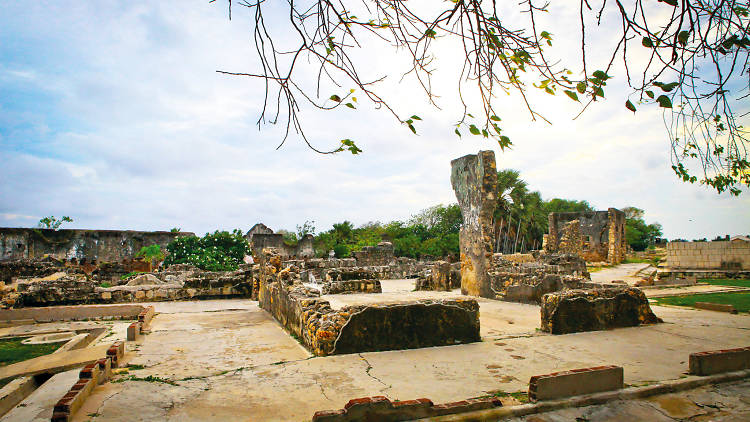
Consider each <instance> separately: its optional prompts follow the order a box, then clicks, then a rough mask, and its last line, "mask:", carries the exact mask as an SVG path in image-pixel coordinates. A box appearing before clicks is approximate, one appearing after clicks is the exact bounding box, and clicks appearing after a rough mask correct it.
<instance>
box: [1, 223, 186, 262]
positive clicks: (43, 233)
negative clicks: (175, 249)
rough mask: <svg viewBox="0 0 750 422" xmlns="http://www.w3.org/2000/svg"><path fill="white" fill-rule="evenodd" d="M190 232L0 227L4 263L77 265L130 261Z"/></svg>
mask: <svg viewBox="0 0 750 422" xmlns="http://www.w3.org/2000/svg"><path fill="white" fill-rule="evenodd" d="M180 236H194V234H193V233H189V232H179V233H173V232H166V231H156V232H144V231H130V230H79V229H60V230H52V229H34V228H7V227H3V228H0V261H8V260H18V259H33V258H41V257H44V256H51V257H54V258H56V259H58V260H63V261H72V262H75V263H77V264H83V265H85V264H90V265H96V264H100V263H103V262H110V263H111V262H127V261H132V260H134V259H135V255H136V254H137V253H138V252H139V251H140V250H141V248H142V247H144V246H150V245H160V246H162V247H165V246H167V244H169V242H171V241H172V240H174V239H175V238H177V237H180Z"/></svg>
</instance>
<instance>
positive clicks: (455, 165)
mask: <svg viewBox="0 0 750 422" xmlns="http://www.w3.org/2000/svg"><path fill="white" fill-rule="evenodd" d="M451 185H452V186H453V191H454V192H455V194H456V199H457V200H458V206H459V208H460V209H461V215H462V216H463V224H462V225H461V231H460V232H459V251H460V255H461V293H462V294H464V295H470V296H481V297H486V298H494V297H495V294H494V293H493V291H492V286H491V284H490V280H489V277H488V275H487V271H488V270H489V267H490V259H489V258H490V257H491V256H492V245H493V243H494V242H493V236H494V231H493V229H492V214H493V212H494V210H495V207H496V206H497V198H496V195H497V192H496V191H497V167H496V165H495V153H494V152H493V151H479V153H478V154H476V155H465V156H463V157H461V158H457V159H455V160H453V161H451Z"/></svg>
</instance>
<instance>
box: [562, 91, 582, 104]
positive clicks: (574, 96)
mask: <svg viewBox="0 0 750 422" xmlns="http://www.w3.org/2000/svg"><path fill="white" fill-rule="evenodd" d="M564 92H565V95H567V96H568V97H570V98H571V99H573V100H574V101H578V94H576V93H575V92H573V91H570V90H567V89H566V90H565V91H564ZM579 102H580V101H579Z"/></svg>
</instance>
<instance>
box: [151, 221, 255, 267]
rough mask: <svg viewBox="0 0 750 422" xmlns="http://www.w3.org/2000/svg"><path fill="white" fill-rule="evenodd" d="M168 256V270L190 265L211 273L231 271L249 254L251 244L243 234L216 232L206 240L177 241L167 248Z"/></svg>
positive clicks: (187, 239)
mask: <svg viewBox="0 0 750 422" xmlns="http://www.w3.org/2000/svg"><path fill="white" fill-rule="evenodd" d="M167 253H168V254H167V257H166V259H165V260H164V264H165V265H167V266H168V265H172V264H191V265H195V266H196V267H198V268H200V269H203V270H208V271H232V270H236V269H237V268H238V266H239V264H240V263H241V262H242V259H243V258H244V257H245V255H249V254H250V244H249V243H248V242H247V239H245V238H244V237H243V236H242V232H241V231H240V230H234V231H232V232H227V231H221V232H220V231H218V230H217V231H215V232H213V233H206V235H205V236H203V237H198V236H184V237H178V238H177V239H175V240H173V241H172V242H171V243H170V244H169V245H167Z"/></svg>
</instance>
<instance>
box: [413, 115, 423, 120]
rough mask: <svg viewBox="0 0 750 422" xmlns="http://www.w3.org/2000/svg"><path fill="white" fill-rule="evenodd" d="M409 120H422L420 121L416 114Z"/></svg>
mask: <svg viewBox="0 0 750 422" xmlns="http://www.w3.org/2000/svg"><path fill="white" fill-rule="evenodd" d="M411 118H412V119H414V120H422V119H421V118H420V117H419V116H417V115H416V114H415V115H413V116H411Z"/></svg>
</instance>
